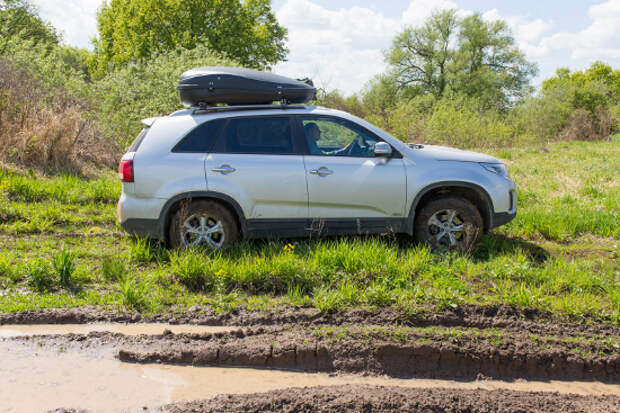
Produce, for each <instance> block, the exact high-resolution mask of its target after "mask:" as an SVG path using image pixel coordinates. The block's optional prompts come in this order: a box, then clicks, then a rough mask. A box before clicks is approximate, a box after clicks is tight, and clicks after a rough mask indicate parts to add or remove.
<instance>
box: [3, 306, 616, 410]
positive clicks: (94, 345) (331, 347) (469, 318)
mask: <svg viewBox="0 0 620 413" xmlns="http://www.w3.org/2000/svg"><path fill="white" fill-rule="evenodd" d="M93 321H100V322H101V321H105V322H129V323H134V322H138V321H141V322H159V323H164V322H167V323H170V324H199V325H212V326H235V325H237V326H245V327H243V328H238V329H235V330H233V331H229V332H216V333H181V334H173V333H172V332H170V331H165V332H164V333H163V334H159V335H139V336H130V335H123V334H119V333H113V332H90V333H88V334H66V335H60V336H58V335H56V336H52V335H47V336H41V335H38V336H37V335H35V336H31V337H21V338H15V337H13V338H10V339H4V340H11V341H12V342H15V343H19V342H23V343H24V344H29V345H32V346H34V345H36V346H39V347H45V348H56V349H57V348H61V349H63V350H62V351H65V350H66V351H73V350H78V351H82V352H91V353H92V354H108V356H109V357H112V355H115V356H116V357H117V358H118V359H119V360H121V361H123V362H131V363H166V364H178V365H189V366H220V367H251V368H263V369H264V368H267V369H273V368H275V369H290V370H297V371H308V372H326V373H336V374H340V373H357V374H363V375H373V376H377V375H388V376H391V377H398V378H431V379H453V380H454V379H456V380H467V381H471V380H481V379H482V380H484V379H487V378H488V379H491V378H497V379H509V380H513V379H529V380H564V381H567V380H596V381H604V382H607V383H611V384H613V385H615V384H620V351H619V347H620V327H618V326H617V325H612V324H571V323H567V322H561V321H558V320H554V319H553V316H552V315H549V314H545V313H541V312H536V311H531V312H530V311H521V310H516V309H514V308H511V307H505V306H496V307H478V306H464V307H460V308H457V309H451V308H449V309H445V308H443V309H439V308H428V307H427V308H425V309H421V310H420V311H419V312H416V313H413V314H412V313H409V314H404V313H402V312H400V311H398V310H397V309H395V308H388V309H383V310H381V311H379V310H371V309H354V310H348V311H344V312H339V313H333V314H325V313H321V312H319V311H318V310H315V309H299V308H291V307H284V308H278V309H274V310H272V311H266V312H257V311H248V310H244V309H241V310H237V311H234V312H230V313H224V314H215V313H213V312H212V311H211V310H209V309H206V308H200V307H194V308H191V309H189V310H187V311H183V312H178V313H174V312H173V313H170V314H160V315H154V316H142V315H140V314H134V313H119V312H114V311H103V310H101V309H99V308H95V307H87V308H80V309H70V310H41V311H32V312H24V313H16V314H0V324H43V323H86V322H93ZM33 327H34V326H33ZM0 340H3V339H1V338H0ZM201 397H206V396H201ZM619 403H620V402H619V399H618V397H614V396H609V397H607V396H606V397H594V396H588V397H577V396H566V395H559V394H555V393H553V394H552V393H544V394H543V393H527V392H518V391H512V390H493V391H487V390H479V391H474V390H455V389H452V390H447V389H443V390H441V389H439V390H438V389H434V390H431V389H427V390H420V389H404V388H403V389H401V388H391V389H390V388H384V387H379V386H366V387H360V386H359V385H355V386H348V387H337V386H330V387H323V388H312V389H303V390H302V389H296V390H282V391H274V392H269V393H263V394H254V395H246V396H221V397H219V396H218V397H216V398H214V399H210V400H208V401H203V402H188V403H182V404H176V405H171V406H167V407H166V409H164V411H172V412H178V411H205V412H209V411H264V410H268V411H317V410H321V411H381V410H405V411H450V412H452V411H454V412H458V411H463V412H464V411H468V412H478V411H480V412H483V411H489V412H491V411H560V409H561V410H562V411H563V412H570V411H620V408H619ZM192 409H193V410H192ZM155 411H156V410H155Z"/></svg>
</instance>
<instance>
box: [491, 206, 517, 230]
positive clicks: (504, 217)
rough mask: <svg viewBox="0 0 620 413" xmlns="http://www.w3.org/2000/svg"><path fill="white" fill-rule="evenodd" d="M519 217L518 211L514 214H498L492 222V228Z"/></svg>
mask: <svg viewBox="0 0 620 413" xmlns="http://www.w3.org/2000/svg"><path fill="white" fill-rule="evenodd" d="M516 216H517V211H516V210H515V211H514V212H496V213H494V214H493V219H492V222H491V228H497V227H499V226H502V225H505V224H507V223H509V222H510V221H512V220H513V219H514V217H516Z"/></svg>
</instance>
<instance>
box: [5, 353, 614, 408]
mask: <svg viewBox="0 0 620 413" xmlns="http://www.w3.org/2000/svg"><path fill="white" fill-rule="evenodd" d="M0 360H1V363H0V412H2V413H5V412H6V413H8V412H25V411H28V412H39V411H47V410H49V409H55V408H59V407H74V408H86V409H89V410H91V411H94V412H103V411H105V412H108V411H121V410H122V411H140V410H141V409H142V407H143V406H150V407H156V406H158V405H162V404H165V403H170V402H177V401H183V400H196V399H205V398H209V397H211V396H214V395H216V394H227V393H230V394H233V393H237V394H239V393H255V392H265V391H270V390H276V389H282V388H287V387H293V386H294V387H303V386H320V385H323V386H324V385H341V384H371V385H383V386H403V387H411V388H439V387H443V388H445V387H448V388H455V389H488V390H493V389H509V390H518V391H544V392H559V393H575V394H588V395H607V394H611V395H620V386H619V385H610V384H604V383H599V382H562V381H549V382H528V381H522V380H519V381H515V382H502V381H480V382H458V381H450V380H420V379H390V378H386V377H362V376H355V375H339V376H334V377H330V376H329V375H328V374H322V373H299V372H291V371H278V370H255V369H243V368H216V367H185V366H165V365H160V364H145V365H139V364H126V363H122V362H120V361H118V360H115V359H112V358H111V357H110V354H105V353H97V352H91V353H89V352H77V351H70V352H61V351H54V350H50V349H46V348H42V347H38V346H37V345H36V344H27V345H25V344H20V343H14V342H11V341H0Z"/></svg>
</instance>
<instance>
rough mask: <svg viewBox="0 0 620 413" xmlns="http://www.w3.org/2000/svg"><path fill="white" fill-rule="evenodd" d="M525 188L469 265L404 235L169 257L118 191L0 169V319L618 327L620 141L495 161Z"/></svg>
mask: <svg viewBox="0 0 620 413" xmlns="http://www.w3.org/2000/svg"><path fill="white" fill-rule="evenodd" d="M494 155H496V156H499V157H500V158H502V159H504V160H505V161H506V162H507V163H508V167H509V170H510V172H511V176H512V177H513V179H515V181H516V182H517V185H518V188H519V212H518V215H517V218H516V219H515V220H514V221H513V222H511V223H510V224H509V225H507V226H505V227H501V228H498V229H496V230H494V231H492V232H491V233H490V234H488V235H486V236H485V237H484V238H483V240H482V242H481V244H480V246H479V247H478V248H477V249H476V250H475V251H473V252H472V253H471V254H470V255H465V254H458V253H449V254H433V253H431V252H430V251H428V250H427V249H426V248H423V247H420V246H416V245H415V244H413V243H412V242H410V241H408V240H405V239H403V238H400V237H399V238H390V237H369V238H356V237H349V238H339V239H325V240H312V241H308V240H284V241H260V242H251V243H242V244H239V245H237V246H235V247H233V248H231V249H229V250H226V251H223V252H200V251H185V252H177V251H168V250H165V249H163V248H161V247H160V246H159V245H157V244H155V243H151V242H147V241H144V240H136V239H132V238H129V237H127V236H125V235H124V233H123V232H122V230H121V229H120V228H119V226H118V225H117V223H116V220H115V214H116V201H117V198H118V194H119V191H120V183H119V182H118V177H117V175H116V174H115V173H113V172H109V173H106V174H103V175H102V176H100V177H98V178H96V179H90V180H86V179H82V178H79V177H75V176H56V177H51V178H50V177H41V176H38V175H37V174H35V173H33V172H28V171H24V170H16V169H11V168H9V167H4V168H3V169H0V240H1V242H0V245H1V247H0V297H2V299H0V311H2V312H16V311H23V310H29V309H38V308H52V307H73V306H81V305H87V304H95V305H102V306H106V307H111V308H130V309H134V310H139V311H142V312H144V313H156V312H165V311H171V310H172V311H182V309H184V308H187V307H189V306H193V305H197V304H200V305H210V306H212V307H214V308H216V309H217V310H220V311H227V310H231V309H233V308H235V307H237V306H248V307H250V308H256V309H263V308H271V307H273V306H277V305H280V304H293V305H301V306H315V307H318V308H320V309H323V310H330V309H340V308H345V307H350V306H379V307H380V306H386V305H395V306H397V307H399V308H402V309H403V311H414V310H415V309H416V308H419V307H420V306H425V305H428V304H435V305H440V306H451V307H458V306H459V305H462V304H481V305H487V304H497V303H505V304H511V305H514V306H516V307H522V308H534V309H541V310H550V311H553V312H555V313H556V314H557V315H559V316H561V317H566V318H570V319H571V320H574V321H579V322H588V321H595V320H604V321H608V322H613V323H616V324H617V323H620V250H619V249H618V244H619V243H620V178H619V177H620V141H618V140H617V139H615V140H612V141H611V142H568V143H567V142H564V143H557V144H550V145H548V146H547V147H544V148H540V147H537V148H533V149H510V150H502V151H500V152H497V153H495V154H494Z"/></svg>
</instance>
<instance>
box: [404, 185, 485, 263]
mask: <svg viewBox="0 0 620 413" xmlns="http://www.w3.org/2000/svg"><path fill="white" fill-rule="evenodd" d="M414 225H415V226H414V235H415V239H416V241H418V242H420V243H423V244H426V245H428V246H430V247H431V248H432V249H433V250H461V251H466V252H469V251H471V250H472V248H473V247H474V246H475V245H476V243H477V242H478V240H479V239H480V236H481V235H482V233H483V231H484V225H483V222H482V217H481V216H480V212H479V211H478V208H476V206H475V205H474V204H472V203H471V202H469V201H468V200H466V199H464V198H453V197H446V198H439V199H435V200H432V201H429V202H428V203H426V204H425V205H423V206H422V208H421V209H420V210H419V211H418V214H417V216H416V219H415V224H414Z"/></svg>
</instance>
